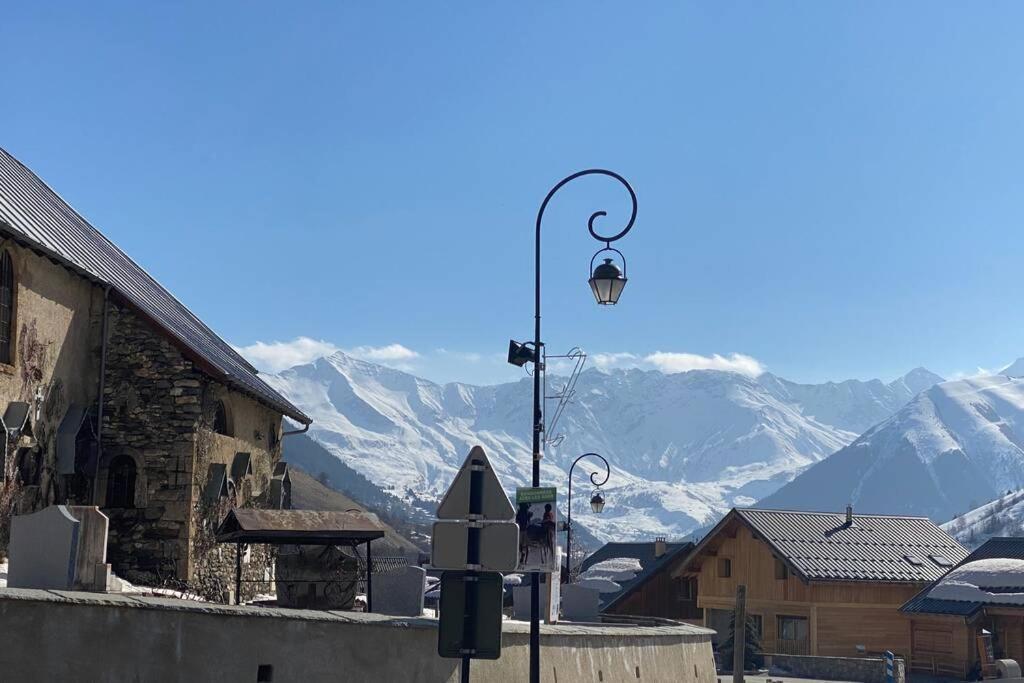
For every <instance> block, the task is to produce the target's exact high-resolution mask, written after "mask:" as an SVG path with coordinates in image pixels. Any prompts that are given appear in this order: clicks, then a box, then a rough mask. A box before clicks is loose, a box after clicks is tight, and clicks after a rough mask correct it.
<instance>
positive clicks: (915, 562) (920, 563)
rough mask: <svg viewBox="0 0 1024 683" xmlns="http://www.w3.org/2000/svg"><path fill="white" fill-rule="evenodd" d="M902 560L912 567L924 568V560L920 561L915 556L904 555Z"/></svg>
mask: <svg viewBox="0 0 1024 683" xmlns="http://www.w3.org/2000/svg"><path fill="white" fill-rule="evenodd" d="M903 559H904V560H906V561H907V562H909V563H910V564H912V565H914V566H915V567H923V566H924V560H922V559H921V558H920V557H918V556H917V555H904V556H903Z"/></svg>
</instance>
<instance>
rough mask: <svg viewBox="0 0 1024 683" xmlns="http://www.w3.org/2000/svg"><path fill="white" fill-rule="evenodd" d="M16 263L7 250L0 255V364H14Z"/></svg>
mask: <svg viewBox="0 0 1024 683" xmlns="http://www.w3.org/2000/svg"><path fill="white" fill-rule="evenodd" d="M13 330H14V263H12V262H11V253H10V252H9V251H7V250H6V249H4V250H3V253H2V254H0V363H6V364H7V365H13V364H14V356H13V354H12V353H11V348H12V344H11V340H12V339H13V337H14V335H13Z"/></svg>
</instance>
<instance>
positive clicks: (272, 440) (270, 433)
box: [267, 422, 277, 450]
mask: <svg viewBox="0 0 1024 683" xmlns="http://www.w3.org/2000/svg"><path fill="white" fill-rule="evenodd" d="M267 448H268V449H269V450H274V449H275V448H277V427H276V426H275V425H274V423H273V422H271V423H270V428H269V429H268V430H267Z"/></svg>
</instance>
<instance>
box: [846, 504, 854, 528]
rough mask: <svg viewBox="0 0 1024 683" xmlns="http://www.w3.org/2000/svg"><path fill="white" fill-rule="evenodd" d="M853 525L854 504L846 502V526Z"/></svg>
mask: <svg viewBox="0 0 1024 683" xmlns="http://www.w3.org/2000/svg"><path fill="white" fill-rule="evenodd" d="M851 525H853V505H851V504H849V503H847V504H846V526H851Z"/></svg>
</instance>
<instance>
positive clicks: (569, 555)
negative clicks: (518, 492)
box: [565, 453, 612, 583]
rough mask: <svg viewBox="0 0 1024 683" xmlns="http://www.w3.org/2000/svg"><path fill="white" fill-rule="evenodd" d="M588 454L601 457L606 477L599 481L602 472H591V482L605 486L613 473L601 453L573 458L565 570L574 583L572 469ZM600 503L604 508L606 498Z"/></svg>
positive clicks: (566, 523)
mask: <svg viewBox="0 0 1024 683" xmlns="http://www.w3.org/2000/svg"><path fill="white" fill-rule="evenodd" d="M588 456H594V457H595V458H600V460H601V462H603V463H604V479H602V480H601V481H598V480H597V475H599V474H600V472H591V473H590V483H591V484H593V485H594V486H596V487H598V488H600V487H602V486H604V485H605V484H607V483H608V477H610V476H611V475H612V469H611V468H610V467H609V466H608V461H607V460H605V458H604V456H603V455H601V454H600V453H584V454H583V455H581V456H580V457H578V458H576V459H575V460H573V461H572V465H570V466H569V501H568V503H567V507H566V510H567V513H566V518H565V572H566V574H568V575H569V582H570V583H572V471H573V469H574V468H575V467H576V463H578V462H579V461H580V460H582V459H583V458H586V457H588ZM591 505H592V506H594V512H600V511H601V510H598V509H597V507H596V505H595V504H594V500H593V499H591ZM600 505H601V509H604V500H603V499H602V500H601V502H600Z"/></svg>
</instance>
